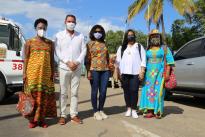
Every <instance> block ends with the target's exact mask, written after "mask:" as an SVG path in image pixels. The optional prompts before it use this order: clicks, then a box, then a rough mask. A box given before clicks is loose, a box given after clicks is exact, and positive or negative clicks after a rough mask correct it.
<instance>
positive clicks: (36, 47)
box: [25, 38, 57, 121]
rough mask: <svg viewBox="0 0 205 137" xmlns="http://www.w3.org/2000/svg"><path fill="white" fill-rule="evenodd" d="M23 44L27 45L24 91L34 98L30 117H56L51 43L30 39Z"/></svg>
mask: <svg viewBox="0 0 205 137" xmlns="http://www.w3.org/2000/svg"><path fill="white" fill-rule="evenodd" d="M25 46H28V47H29V54H28V58H27V59H28V64H27V68H26V82H25V92H26V93H31V95H32V96H33V98H34V99H35V109H34V113H33V115H31V117H33V118H34V120H35V121H38V120H43V119H44V118H45V117H56V116H57V112H56V111H57V108H56V99H55V92H54V82H53V80H52V78H51V77H52V63H53V61H54V60H53V57H52V56H53V49H52V48H53V43H52V41H50V40H48V39H45V40H44V41H39V40H38V39H37V38H33V39H30V40H28V41H27V42H26V44H25Z"/></svg>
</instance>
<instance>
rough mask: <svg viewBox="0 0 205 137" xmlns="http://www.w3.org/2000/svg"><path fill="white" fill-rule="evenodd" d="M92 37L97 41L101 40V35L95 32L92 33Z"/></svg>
mask: <svg viewBox="0 0 205 137" xmlns="http://www.w3.org/2000/svg"><path fill="white" fill-rule="evenodd" d="M93 35H94V37H95V38H96V39H97V40H98V39H100V38H102V33H99V32H96V33H94V34H93Z"/></svg>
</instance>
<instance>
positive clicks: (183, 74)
mask: <svg viewBox="0 0 205 137" xmlns="http://www.w3.org/2000/svg"><path fill="white" fill-rule="evenodd" d="M174 59H175V64H176V67H175V74H176V78H177V88H176V89H174V90H172V91H169V92H168V95H170V94H171V93H180V94H187V95H192V96H194V97H205V37H200V38H197V39H194V40H192V41H190V42H188V43H186V44H185V45H184V46H182V47H181V48H180V49H179V50H178V51H177V52H176V54H175V55H174Z"/></svg>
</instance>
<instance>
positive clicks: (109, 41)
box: [106, 30, 124, 53]
mask: <svg viewBox="0 0 205 137" xmlns="http://www.w3.org/2000/svg"><path fill="white" fill-rule="evenodd" d="M123 35H124V32H123V31H116V32H113V31H112V30H109V31H108V32H107V33H106V45H107V47H108V51H109V53H116V52H117V49H118V47H119V46H120V45H122V39H123Z"/></svg>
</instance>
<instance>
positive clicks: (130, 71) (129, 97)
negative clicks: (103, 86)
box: [116, 29, 146, 118]
mask: <svg viewBox="0 0 205 137" xmlns="http://www.w3.org/2000/svg"><path fill="white" fill-rule="evenodd" d="M116 66H117V67H118V69H117V70H119V74H120V77H121V81H122V88H123V90H124V99H125V103H126V107H127V111H126V113H125V116H126V117H129V116H132V117H133V118H138V115H137V111H136V109H137V102H138V90H139V83H140V80H143V79H144V72H145V67H146V55H145V50H144V48H143V46H142V45H141V44H139V43H137V42H136V36H135V32H134V30H131V29H129V30H127V31H126V32H125V36H124V40H123V44H122V46H120V47H119V48H118V51H117V59H116Z"/></svg>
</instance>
